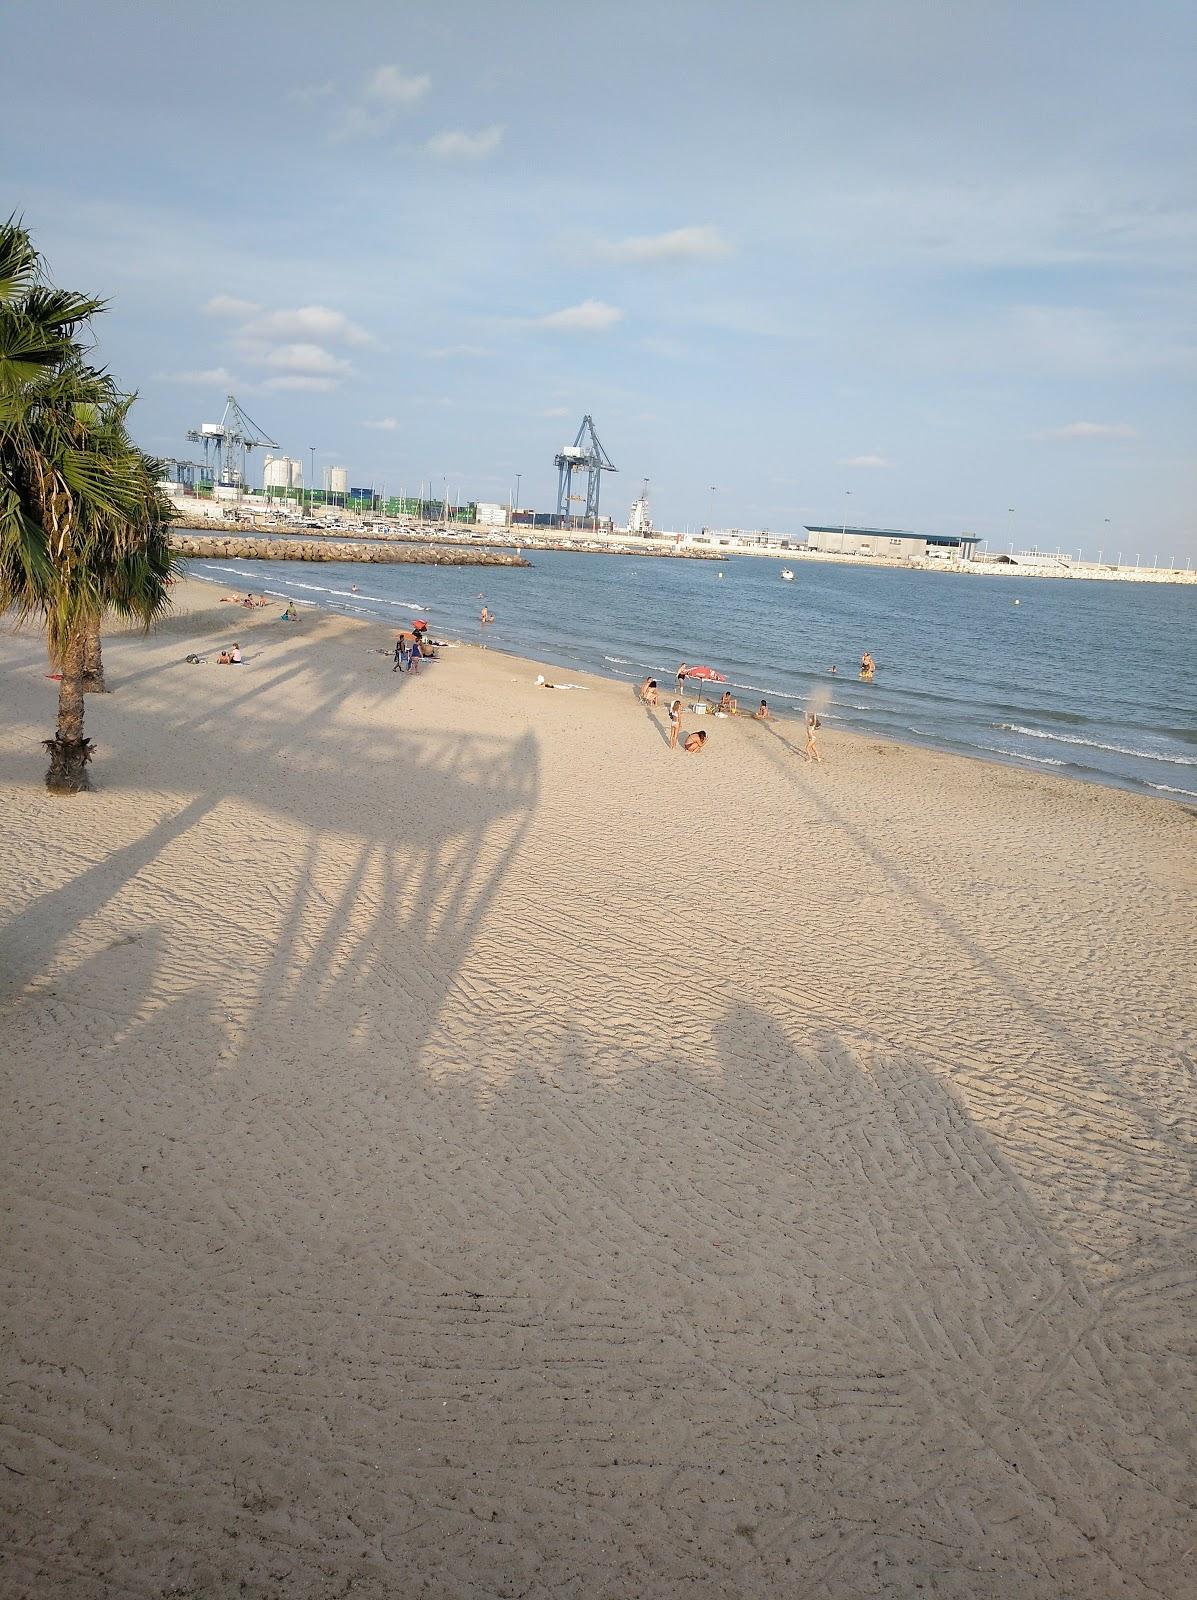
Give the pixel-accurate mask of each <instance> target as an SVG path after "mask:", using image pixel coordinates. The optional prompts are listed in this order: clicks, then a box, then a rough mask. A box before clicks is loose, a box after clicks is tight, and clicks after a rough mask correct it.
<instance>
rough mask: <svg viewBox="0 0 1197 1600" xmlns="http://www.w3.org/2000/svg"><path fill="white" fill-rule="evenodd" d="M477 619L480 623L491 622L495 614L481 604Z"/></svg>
mask: <svg viewBox="0 0 1197 1600" xmlns="http://www.w3.org/2000/svg"><path fill="white" fill-rule="evenodd" d="M478 620H479V622H482V623H487V622H493V621H494V620H495V614H494V612H493V611H488V610H487V608H486V607H485V606H483V607H482V615H481V616H480V617H479V618H478Z"/></svg>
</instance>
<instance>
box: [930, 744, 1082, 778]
mask: <svg viewBox="0 0 1197 1600" xmlns="http://www.w3.org/2000/svg"><path fill="white" fill-rule="evenodd" d="M962 742H963V743H964V744H965V746H966V748H968V749H971V750H988V751H989V752H990V753H991V754H992V755H995V756H1005V757H1006V760H1007V761H1033V762H1034V763H1035V765H1036V766H1037V767H1076V768H1077V770H1078V771H1085V772H1088V771H1091V770H1092V769H1091V768H1088V767H1082V766H1081V764H1080V763H1079V762H1076V761H1060V760H1057V759H1056V757H1055V756H1028V755H1025V754H1024V753H1023V751H1021V750H1006V749H1003V748H1002V746H1001V745H997V744H972V743H971V742H970V741H968V740H964V741H962Z"/></svg>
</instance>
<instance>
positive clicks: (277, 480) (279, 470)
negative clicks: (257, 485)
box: [262, 456, 292, 489]
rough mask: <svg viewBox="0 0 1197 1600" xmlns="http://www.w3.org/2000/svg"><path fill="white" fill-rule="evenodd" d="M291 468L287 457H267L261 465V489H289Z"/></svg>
mask: <svg viewBox="0 0 1197 1600" xmlns="http://www.w3.org/2000/svg"><path fill="white" fill-rule="evenodd" d="M291 466H292V462H291V459H290V457H289V456H267V457H266V459H265V461H264V462H263V463H262V487H263V489H289V488H290V487H291Z"/></svg>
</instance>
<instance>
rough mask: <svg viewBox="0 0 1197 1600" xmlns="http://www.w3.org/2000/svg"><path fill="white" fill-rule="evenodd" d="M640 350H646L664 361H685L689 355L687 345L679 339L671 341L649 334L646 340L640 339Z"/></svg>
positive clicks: (667, 338) (661, 335)
mask: <svg viewBox="0 0 1197 1600" xmlns="http://www.w3.org/2000/svg"><path fill="white" fill-rule="evenodd" d="M640 344H641V348H642V349H645V350H648V351H649V352H650V353H651V354H652V355H654V356H663V357H664V358H665V360H666V361H685V360H686V359H687V358H688V357H689V355H690V349H689V346H688V345H685V344H683V343H682V341H681V340H680V339H671V338H669V337H668V335H664V334H658V333H654V334H650V335H649V337H648V338H647V339H641V341H640Z"/></svg>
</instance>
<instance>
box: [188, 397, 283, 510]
mask: <svg viewBox="0 0 1197 1600" xmlns="http://www.w3.org/2000/svg"><path fill="white" fill-rule="evenodd" d="M187 437H188V439H190V440H191V441H192V442H193V443H194V444H202V445H203V447H204V469H205V472H210V473H211V474H212V482H213V483H214V484H222V485H224V486H225V487H226V488H234V489H236V488H240V486H241V485H242V484H243V483H244V482H245V456H246V454H247V452H248V451H250V450H256V449H257V447H258V446H259V445H266V446H267V447H268V448H269V449H271V450H277V449H278V448H279V443H278V440H277V439H272V438H271V437H270V435H269V434H268V433H265V432H263V430H262V429H261V428H259V426H258V424H257V423H256V422H255V421H254V420H253V418H252V417H248V416H246V414H245V412H244V411H242V409H241V407H240V406H239V405H238V404H237V399H236V396H235V395H229V396H228V398H227V400H226V402H225V408H224V416H223V417H221V419H220V421H219V422H203V423H201V424H200V426H199V427H198V428H190V429H188V432H187Z"/></svg>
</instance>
